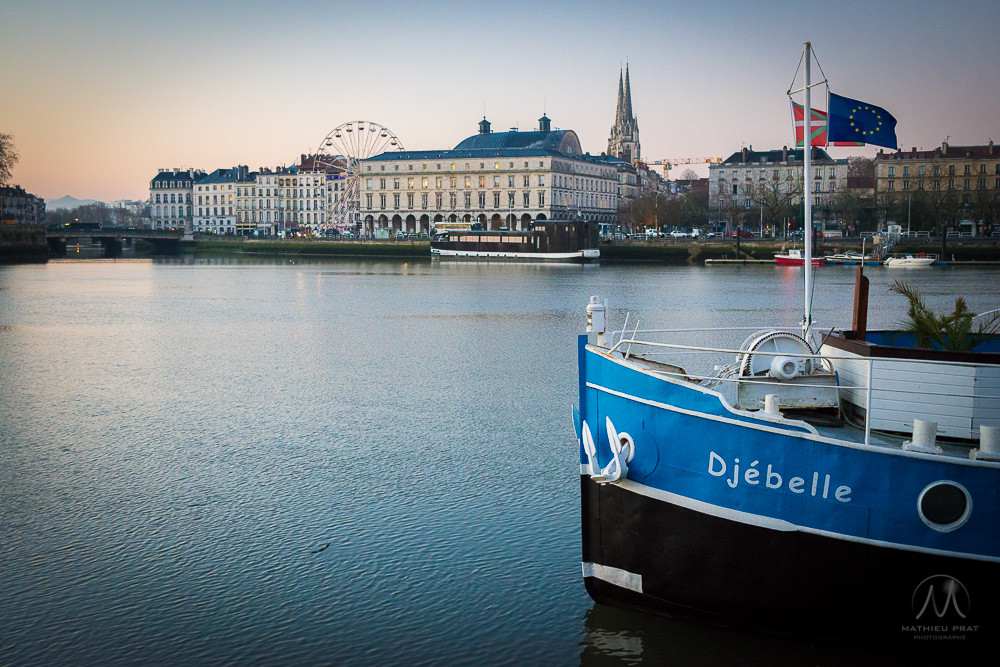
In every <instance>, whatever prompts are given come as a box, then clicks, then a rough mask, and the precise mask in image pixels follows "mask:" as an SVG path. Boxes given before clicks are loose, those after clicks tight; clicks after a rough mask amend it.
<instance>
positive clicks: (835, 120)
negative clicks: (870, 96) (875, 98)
mask: <svg viewBox="0 0 1000 667" xmlns="http://www.w3.org/2000/svg"><path fill="white" fill-rule="evenodd" d="M827 121H828V122H829V129H828V130H827V140H828V141H830V142H831V143H832V142H834V141H863V142H864V143H866V144H874V145H875V146H884V147H886V148H896V147H897V146H896V119H895V118H893V116H892V114H891V113H889V112H888V111H886V110H885V109H883V108H882V107H877V106H875V105H874V104H868V103H867V102H860V101H858V100H852V99H851V98H849V97H841V96H840V95H834V94H833V93H830V111H829V117H828V119H827Z"/></svg>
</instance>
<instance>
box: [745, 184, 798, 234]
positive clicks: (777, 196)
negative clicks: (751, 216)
mask: <svg viewBox="0 0 1000 667" xmlns="http://www.w3.org/2000/svg"><path fill="white" fill-rule="evenodd" d="M748 194H749V195H750V201H751V202H753V205H754V207H755V208H758V209H760V211H761V214H762V215H761V217H762V218H763V219H764V222H765V224H767V225H770V226H771V228H772V229H774V228H775V227H774V225H775V223H776V222H777V220H778V218H779V217H781V216H783V215H784V214H786V213H788V212H789V208H791V206H792V202H794V201H796V200H797V199H798V198H800V197H801V196H802V188H801V184H800V183H799V182H792V181H789V182H784V181H781V180H780V179H779V178H777V177H775V178H771V179H766V178H761V179H759V180H758V181H757V182H756V183H754V184H752V186H751V187H750V189H749V193H748Z"/></svg>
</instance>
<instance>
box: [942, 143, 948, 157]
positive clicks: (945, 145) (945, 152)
mask: <svg viewBox="0 0 1000 667" xmlns="http://www.w3.org/2000/svg"><path fill="white" fill-rule="evenodd" d="M947 154H948V142H947V141H942V142H941V155H942V156H945V155H947Z"/></svg>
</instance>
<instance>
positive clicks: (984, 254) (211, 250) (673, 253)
mask: <svg viewBox="0 0 1000 667" xmlns="http://www.w3.org/2000/svg"><path fill="white" fill-rule="evenodd" d="M791 247H795V246H794V244H790V243H781V242H775V241H769V240H764V241H743V242H741V243H740V245H739V249H738V250H737V247H736V243H735V242H729V241H709V242H694V241H687V242H666V243H664V242H657V241H627V242H619V243H602V244H601V261H602V262H652V263H657V264H672V265H684V264H704V263H705V262H706V261H708V260H747V261H773V260H774V255H775V254H777V253H780V252H784V251H785V250H787V249H788V248H791ZM855 247H857V248H860V242H857V243H855V242H852V241H850V240H848V241H843V240H838V241H830V242H822V243H820V244H818V248H817V253H816V254H817V256H819V257H822V256H824V255H832V254H834V253H838V252H844V251H846V250H851V249H855ZM181 251H182V252H185V253H192V254H198V255H201V254H231V253H246V254H256V255H279V256H289V255H291V256H301V257H310V256H312V257H376V258H377V257H382V258H412V259H429V258H430V243H429V242H428V241H425V240H407V241H385V240H350V241H327V240H313V239H303V240H280V239H274V240H257V239H246V240H243V239H221V240H220V239H210V240H207V239H200V240H197V241H186V242H184V243H182V244H181ZM893 251H894V252H912V253H919V252H926V253H934V254H939V255H940V254H941V246H940V245H932V244H928V243H905V242H904V243H899V244H897V245H896V247H895V248H893ZM946 252H947V254H946V255H945V256H944V257H942V258H941V259H942V261H946V262H998V261H1000V244H997V243H954V244H949V245H948V246H947V251H946Z"/></svg>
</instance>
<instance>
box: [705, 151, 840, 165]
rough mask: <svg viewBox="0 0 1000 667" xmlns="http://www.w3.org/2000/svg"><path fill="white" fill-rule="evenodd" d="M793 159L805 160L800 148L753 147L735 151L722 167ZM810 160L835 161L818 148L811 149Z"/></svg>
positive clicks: (796, 160)
mask: <svg viewBox="0 0 1000 667" xmlns="http://www.w3.org/2000/svg"><path fill="white" fill-rule="evenodd" d="M790 158H791V159H793V160H794V161H795V162H802V160H803V159H804V158H805V153H803V152H802V149H801V148H797V149H795V150H789V149H787V148H779V149H777V150H771V151H755V150H754V149H753V147H750V148H744V149H743V150H739V151H736V152H735V153H733V154H732V155H730V156H729V157H728V158H726V159H725V160H724V161H723V162H722V165H723V166H727V167H732V166H736V165H740V164H753V165H758V164H761V160H762V159H763V161H764V163H766V164H771V163H778V162H785V161H787V160H788V159H790ZM812 159H813V160H816V161H821V162H835V160H834V159H833V158H832V157H830V154H829V153H827V152H826V151H825V150H823V149H822V148H820V147H819V146H813V149H812Z"/></svg>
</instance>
